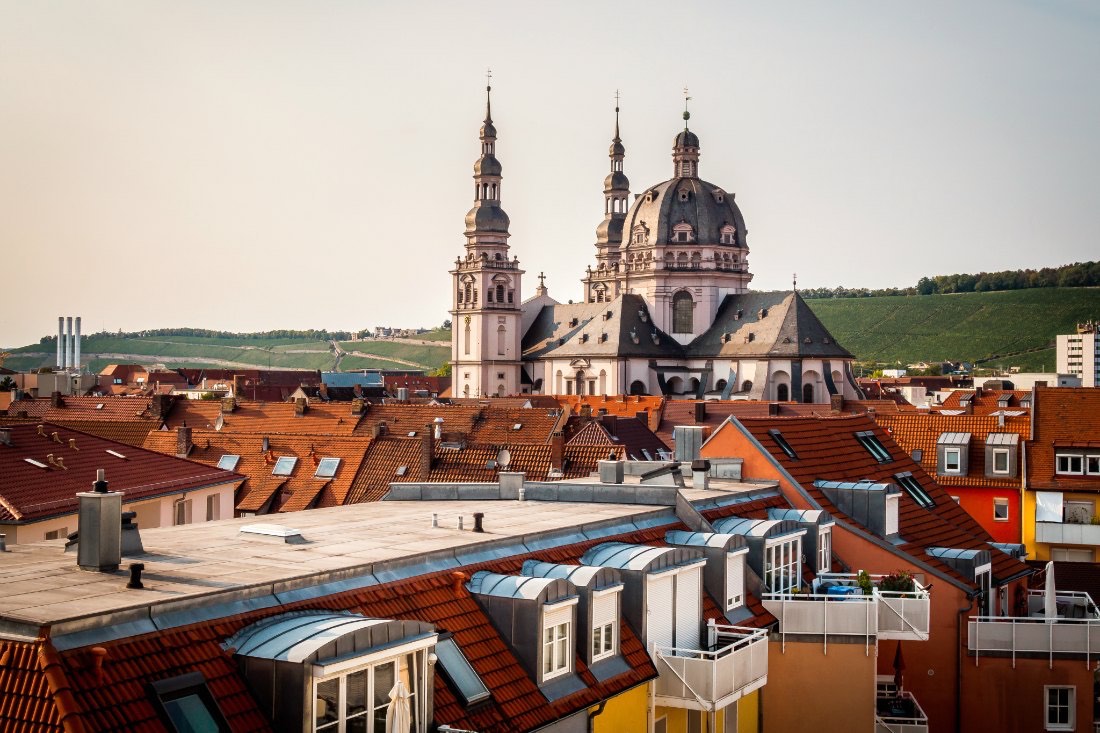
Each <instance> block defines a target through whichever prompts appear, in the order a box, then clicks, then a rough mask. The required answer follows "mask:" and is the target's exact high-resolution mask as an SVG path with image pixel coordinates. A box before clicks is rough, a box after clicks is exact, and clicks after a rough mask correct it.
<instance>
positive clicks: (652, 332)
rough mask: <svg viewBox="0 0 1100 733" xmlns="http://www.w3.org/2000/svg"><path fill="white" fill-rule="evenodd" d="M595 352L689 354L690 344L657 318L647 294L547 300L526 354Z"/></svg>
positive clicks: (532, 356) (529, 334)
mask: <svg viewBox="0 0 1100 733" xmlns="http://www.w3.org/2000/svg"><path fill="white" fill-rule="evenodd" d="M551 353H552V354H553V355H554V356H561V357H570V356H577V357H592V356H642V357H645V356H648V357H654V358H683V357H684V349H683V347H682V346H680V344H678V343H677V342H676V340H675V339H673V338H672V337H671V336H669V335H668V334H666V333H664V332H663V331H661V330H660V329H659V328H657V327H656V325H654V323H653V318H652V317H650V315H649V308H648V307H647V306H646V303H645V299H644V298H642V297H641V296H640V295H633V294H627V295H621V296H619V297H618V298H616V299H615V300H613V301H611V302H610V303H571V304H568V305H562V304H560V303H559V304H557V305H547V306H543V308H542V310H541V311H540V312H539V314H538V315H537V316H536V317H535V320H534V322H533V323H532V324H531V327H530V328H529V329H527V333H525V334H524V337H523V356H524V358H525V359H535V358H545V357H548V356H550V355H551Z"/></svg>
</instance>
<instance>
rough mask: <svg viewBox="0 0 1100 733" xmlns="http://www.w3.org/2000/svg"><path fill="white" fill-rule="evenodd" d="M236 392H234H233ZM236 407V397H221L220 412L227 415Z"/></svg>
mask: <svg viewBox="0 0 1100 733" xmlns="http://www.w3.org/2000/svg"><path fill="white" fill-rule="evenodd" d="M234 394H236V393H234ZM236 409H237V398H236V397H222V414H223V415H228V414H230V413H231V412H233V410H236Z"/></svg>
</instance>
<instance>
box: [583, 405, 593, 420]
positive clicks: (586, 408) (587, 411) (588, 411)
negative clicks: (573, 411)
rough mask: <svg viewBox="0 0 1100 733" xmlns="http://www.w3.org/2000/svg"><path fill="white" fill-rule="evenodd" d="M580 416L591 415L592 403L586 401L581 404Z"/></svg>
mask: <svg viewBox="0 0 1100 733" xmlns="http://www.w3.org/2000/svg"><path fill="white" fill-rule="evenodd" d="M581 417H592V405H590V404H588V403H587V402H585V403H583V404H582V405H581Z"/></svg>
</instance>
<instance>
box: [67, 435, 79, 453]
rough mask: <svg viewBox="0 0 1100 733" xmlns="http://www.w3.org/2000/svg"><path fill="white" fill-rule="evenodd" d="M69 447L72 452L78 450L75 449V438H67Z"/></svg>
mask: <svg viewBox="0 0 1100 733" xmlns="http://www.w3.org/2000/svg"><path fill="white" fill-rule="evenodd" d="M69 447H70V448H72V449H73V450H80V449H79V448H77V447H76V438H69Z"/></svg>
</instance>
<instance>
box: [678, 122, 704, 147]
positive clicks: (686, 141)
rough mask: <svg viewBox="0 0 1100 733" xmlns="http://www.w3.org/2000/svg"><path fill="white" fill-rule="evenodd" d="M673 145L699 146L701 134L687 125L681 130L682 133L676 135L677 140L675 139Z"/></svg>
mask: <svg viewBox="0 0 1100 733" xmlns="http://www.w3.org/2000/svg"><path fill="white" fill-rule="evenodd" d="M672 147H674V148H697V147H699V136H698V135H696V134H695V133H694V132H692V131H691V130H689V129H687V128H686V127H685V128H684V129H683V130H681V131H680V134H679V135H677V136H676V140H674V141H673V143H672Z"/></svg>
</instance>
